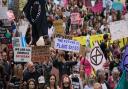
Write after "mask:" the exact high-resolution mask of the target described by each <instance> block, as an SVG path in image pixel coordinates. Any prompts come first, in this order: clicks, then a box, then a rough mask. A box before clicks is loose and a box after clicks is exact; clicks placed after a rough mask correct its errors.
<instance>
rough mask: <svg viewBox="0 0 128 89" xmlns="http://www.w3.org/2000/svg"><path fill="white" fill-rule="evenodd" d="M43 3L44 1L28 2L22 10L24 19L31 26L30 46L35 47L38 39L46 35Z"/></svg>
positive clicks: (46, 27)
mask: <svg viewBox="0 0 128 89" xmlns="http://www.w3.org/2000/svg"><path fill="white" fill-rule="evenodd" d="M45 3H46V2H45V0H28V2H27V4H26V6H25V7H24V9H23V11H24V13H25V16H26V18H27V19H28V21H29V22H30V23H31V25H32V45H36V42H37V40H38V39H39V38H40V37H42V36H45V35H48V25H47V17H46V10H45Z"/></svg>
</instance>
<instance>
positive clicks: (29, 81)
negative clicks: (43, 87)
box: [27, 79, 37, 89]
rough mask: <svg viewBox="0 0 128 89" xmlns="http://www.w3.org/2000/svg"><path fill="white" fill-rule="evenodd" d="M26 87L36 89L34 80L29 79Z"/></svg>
mask: <svg viewBox="0 0 128 89" xmlns="http://www.w3.org/2000/svg"><path fill="white" fill-rule="evenodd" d="M27 86H28V88H27V89H37V84H36V81H35V80H34V79H29V80H28V84H27Z"/></svg>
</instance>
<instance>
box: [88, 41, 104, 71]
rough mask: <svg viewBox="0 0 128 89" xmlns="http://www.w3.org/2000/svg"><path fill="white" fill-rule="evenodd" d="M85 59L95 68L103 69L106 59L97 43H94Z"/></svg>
mask: <svg viewBox="0 0 128 89" xmlns="http://www.w3.org/2000/svg"><path fill="white" fill-rule="evenodd" d="M87 59H88V61H89V62H90V64H91V65H92V66H93V68H94V69H95V70H99V69H103V65H104V64H105V63H106V59H105V57H104V54H103V52H102V50H101V48H100V46H99V45H98V43H95V45H94V47H93V48H92V49H91V51H90V53H89V56H88V58H87Z"/></svg>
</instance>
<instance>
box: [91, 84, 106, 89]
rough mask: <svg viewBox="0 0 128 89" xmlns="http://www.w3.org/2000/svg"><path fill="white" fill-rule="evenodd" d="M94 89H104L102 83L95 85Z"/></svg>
mask: <svg viewBox="0 0 128 89" xmlns="http://www.w3.org/2000/svg"><path fill="white" fill-rule="evenodd" d="M93 88H94V89H104V88H102V86H101V84H100V83H95V84H94V86H93Z"/></svg>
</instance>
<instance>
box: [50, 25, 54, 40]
mask: <svg viewBox="0 0 128 89" xmlns="http://www.w3.org/2000/svg"><path fill="white" fill-rule="evenodd" d="M54 31H55V28H54V27H53V26H52V27H51V28H48V36H49V38H51V36H52V35H53V34H54Z"/></svg>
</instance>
